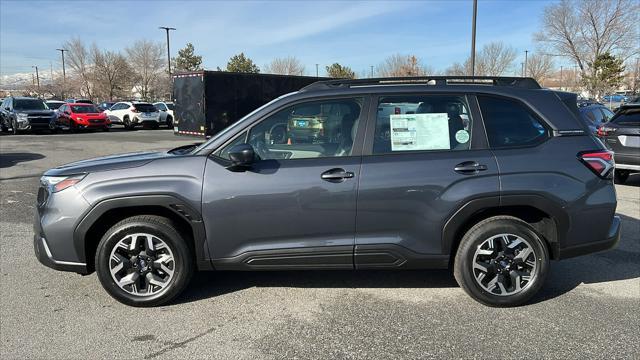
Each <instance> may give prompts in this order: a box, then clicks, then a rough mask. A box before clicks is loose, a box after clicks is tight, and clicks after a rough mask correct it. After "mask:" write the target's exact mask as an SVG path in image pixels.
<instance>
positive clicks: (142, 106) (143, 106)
mask: <svg viewBox="0 0 640 360" xmlns="http://www.w3.org/2000/svg"><path fill="white" fill-rule="evenodd" d="M133 107H134V108H136V110H138V111H140V112H156V111H158V109H156V107H155V106H153V105H151V104H133Z"/></svg>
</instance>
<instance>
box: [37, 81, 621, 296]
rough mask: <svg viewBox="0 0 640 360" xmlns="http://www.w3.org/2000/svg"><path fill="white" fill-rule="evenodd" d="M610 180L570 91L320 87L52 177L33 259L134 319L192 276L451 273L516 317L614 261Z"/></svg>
mask: <svg viewBox="0 0 640 360" xmlns="http://www.w3.org/2000/svg"><path fill="white" fill-rule="evenodd" d="M613 167H614V163H613V158H612V153H611V152H610V151H607V150H606V148H605V146H604V145H603V144H602V142H601V141H599V140H598V139H597V138H595V137H594V136H593V135H592V134H591V133H590V132H589V131H588V129H587V127H586V125H584V123H583V122H582V121H581V120H580V114H579V113H578V109H577V106H576V96H575V94H570V93H563V92H557V91H551V90H546V89H541V88H540V86H539V85H538V84H537V83H536V82H535V81H534V80H532V79H529V78H478V77H476V78H465V77H456V78H453V77H429V78H402V79H366V80H350V81H347V80H331V81H321V82H317V83H314V84H312V85H309V86H307V87H305V88H303V89H301V90H300V91H298V92H295V93H292V94H288V95H285V96H282V97H280V98H278V99H276V100H274V101H272V102H270V103H268V104H266V105H264V106H262V107H260V108H258V109H256V110H255V111H253V112H252V113H250V114H248V115H247V116H245V117H244V118H242V119H240V120H239V121H237V122H236V123H235V124H233V125H231V126H230V127H228V128H226V129H225V130H223V131H222V132H220V133H219V134H217V135H216V136H214V137H213V138H211V139H210V140H208V141H207V142H205V143H203V144H200V145H198V146H192V147H188V146H187V147H182V148H177V149H173V150H170V151H167V152H155V153H137V154H127V155H119V156H110V157H105V158H100V159H91V160H85V161H80V162H76V163H72V164H69V165H64V166H61V167H58V168H55V169H51V170H49V171H47V172H46V173H45V174H44V176H43V177H42V180H41V183H42V185H41V187H40V189H39V192H38V203H37V215H36V219H35V237H34V247H35V253H36V256H37V257H38V259H39V260H40V261H41V262H42V263H43V264H45V265H47V266H49V267H52V268H54V269H57V270H64V271H74V272H77V273H81V274H88V273H91V272H93V271H94V270H95V271H96V272H97V274H98V278H99V280H100V282H101V283H102V285H103V286H104V288H105V289H106V291H107V292H108V293H109V294H110V295H111V296H113V297H114V298H115V299H117V300H119V301H121V302H123V303H125V304H129V305H134V306H154V305H159V304H162V303H166V302H167V301H170V300H171V299H173V298H175V297H176V296H177V295H178V294H180V292H182V291H183V290H184V289H185V287H186V286H187V284H188V282H189V279H190V278H191V276H192V274H193V272H194V271H195V270H251V271H255V270H309V269H352V270H366V269H390V270H391V269H441V268H448V267H452V268H453V270H454V276H455V278H456V280H457V281H458V283H459V284H460V286H461V287H462V288H463V289H464V290H465V291H466V292H467V293H468V294H469V295H470V296H471V297H473V298H474V299H476V300H477V301H479V302H481V303H483V304H486V305H491V306H514V305H519V304H522V303H525V302H526V301H528V300H529V299H530V298H531V297H532V296H533V295H534V294H535V293H536V292H537V291H538V290H539V289H540V288H541V286H542V285H543V282H544V280H545V277H546V275H547V273H548V272H549V266H550V260H558V259H565V258H569V257H573V256H577V255H583V254H587V253H591V252H595V251H601V250H605V249H609V248H611V247H613V246H615V244H616V243H617V241H618V239H619V236H620V219H619V218H618V217H617V216H615V210H616V193H615V189H614V186H613V181H612V179H611V178H612V169H613ZM594 219H597V221H594Z"/></svg>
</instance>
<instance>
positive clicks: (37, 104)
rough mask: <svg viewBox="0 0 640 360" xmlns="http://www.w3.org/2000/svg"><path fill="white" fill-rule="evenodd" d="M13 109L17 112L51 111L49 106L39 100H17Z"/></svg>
mask: <svg viewBox="0 0 640 360" xmlns="http://www.w3.org/2000/svg"><path fill="white" fill-rule="evenodd" d="M13 107H14V109H16V110H49V107H47V104H45V103H44V101H42V100H38V99H16V101H15V104H14V105H13Z"/></svg>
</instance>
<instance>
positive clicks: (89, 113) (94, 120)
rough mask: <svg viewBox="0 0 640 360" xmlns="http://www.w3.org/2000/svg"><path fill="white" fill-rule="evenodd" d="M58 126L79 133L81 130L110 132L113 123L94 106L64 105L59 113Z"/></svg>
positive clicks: (81, 104)
mask: <svg viewBox="0 0 640 360" xmlns="http://www.w3.org/2000/svg"><path fill="white" fill-rule="evenodd" d="M58 126H60V127H64V128H67V129H69V130H70V131H77V130H81V129H92V130H93V129H100V130H102V131H109V126H111V122H110V121H109V119H108V117H107V115H106V114H105V113H104V112H102V111H100V110H99V109H98V108H97V107H96V106H95V105H93V104H85V103H71V104H64V105H62V106H61V107H60V109H59V112H58Z"/></svg>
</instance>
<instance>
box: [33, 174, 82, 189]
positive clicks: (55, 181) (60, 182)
mask: <svg viewBox="0 0 640 360" xmlns="http://www.w3.org/2000/svg"><path fill="white" fill-rule="evenodd" d="M85 176H87V174H80V175H70V176H43V177H41V178H40V181H41V182H42V183H43V184H44V185H46V186H47V187H48V188H49V190H50V191H51V192H58V191H62V190H64V189H66V188H68V187H70V186H73V185H75V184H77V183H79V182H80V181H82V179H84V177H85Z"/></svg>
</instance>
